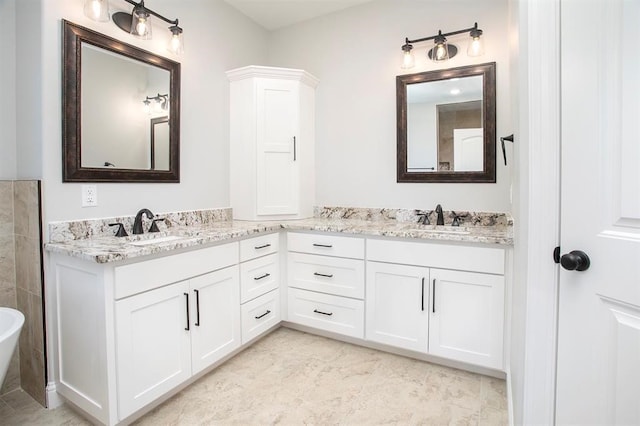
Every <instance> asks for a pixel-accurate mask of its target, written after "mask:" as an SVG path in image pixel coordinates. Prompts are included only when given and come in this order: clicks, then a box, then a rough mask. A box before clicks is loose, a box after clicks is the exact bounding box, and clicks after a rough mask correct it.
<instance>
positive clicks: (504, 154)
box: [500, 133, 513, 166]
mask: <svg viewBox="0 0 640 426" xmlns="http://www.w3.org/2000/svg"><path fill="white" fill-rule="evenodd" d="M504 141H509V142H513V133H512V134H510V135H509V136H504V137H501V138H500V143H501V144H502V157H503V158H504V165H505V166H506V165H507V151H506V150H505V148H504Z"/></svg>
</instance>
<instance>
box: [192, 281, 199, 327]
mask: <svg viewBox="0 0 640 426" xmlns="http://www.w3.org/2000/svg"><path fill="white" fill-rule="evenodd" d="M193 292H194V293H195V294H196V323H195V324H194V325H196V326H198V327H200V291H199V290H193Z"/></svg>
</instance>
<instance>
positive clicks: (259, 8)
mask: <svg viewBox="0 0 640 426" xmlns="http://www.w3.org/2000/svg"><path fill="white" fill-rule="evenodd" d="M225 1H226V2H227V3H229V4H230V5H231V6H233V7H235V8H236V9H238V10H239V11H240V12H242V13H243V14H244V15H246V16H248V17H249V18H251V19H252V20H253V21H255V22H256V23H258V24H259V25H261V26H262V27H264V28H265V29H267V30H269V31H273V30H277V29H279V28H283V27H287V26H289V25H293V24H297V23H298V22H302V21H306V20H308V19H313V18H317V17H318V16H322V15H327V14H329V13H333V12H336V11H338V10H342V9H346V8H348V7H352V6H357V5H360V4H362V3H368V2H370V1H373V0H225Z"/></svg>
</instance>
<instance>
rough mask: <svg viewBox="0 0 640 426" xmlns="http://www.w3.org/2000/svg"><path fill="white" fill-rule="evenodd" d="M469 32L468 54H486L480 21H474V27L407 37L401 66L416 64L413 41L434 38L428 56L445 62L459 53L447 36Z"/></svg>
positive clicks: (403, 47) (435, 60)
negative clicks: (421, 36) (420, 36)
mask: <svg viewBox="0 0 640 426" xmlns="http://www.w3.org/2000/svg"><path fill="white" fill-rule="evenodd" d="M463 33H469V38H470V39H469V45H468V47H467V55H469V56H471V57H475V56H481V55H483V54H484V46H483V43H482V38H481V36H482V30H481V29H479V28H478V23H477V22H476V23H474V25H473V27H471V28H465V29H464V30H458V31H452V32H449V33H444V34H443V33H442V31H440V30H438V34H436V35H433V36H430V37H424V38H419V39H415V40H409V39H408V38H405V44H404V45H403V46H402V52H403V60H402V65H401V68H403V69H409V68H413V67H414V65H415V59H414V57H413V54H412V53H411V50H412V49H413V45H412V43H420V42H423V41H427V40H433V47H432V48H431V49H429V51H428V52H427V56H428V57H429V59H431V60H432V61H434V62H444V61H448V60H449V59H451V58H453V57H454V56H456V55H457V54H458V48H457V47H456V46H454V45H452V44H449V43H448V42H447V37H450V36H455V35H458V34H463Z"/></svg>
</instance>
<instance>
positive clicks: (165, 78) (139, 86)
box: [81, 43, 170, 170]
mask: <svg viewBox="0 0 640 426" xmlns="http://www.w3.org/2000/svg"><path fill="white" fill-rule="evenodd" d="M81 57H82V62H81V63H82V83H81V94H82V98H81V105H82V119H81V126H82V127H81V128H82V131H81V140H82V150H81V165H82V167H96V168H97V167H115V168H118V169H147V170H148V169H158V170H168V169H169V168H168V158H169V144H168V140H169V126H168V125H167V124H165V125H164V126H154V125H150V123H152V122H153V120H154V119H156V118H157V117H159V116H163V117H164V123H167V122H168V120H167V117H166V115H167V113H168V109H169V102H168V101H167V98H168V96H167V97H166V98H164V97H162V96H160V94H167V93H168V92H169V77H170V75H169V71H167V70H165V69H162V68H158V67H156V66H153V65H149V64H145V63H144V62H140V61H138V60H135V59H131V58H127V57H125V56H121V55H116V54H114V53H111V52H109V51H107V50H105V49H101V48H99V47H96V46H92V45H91V44H87V43H82V53H81ZM161 133H163V134H161ZM154 136H155V139H156V140H163V141H165V143H163V144H161V145H158V146H156V147H155V149H153V147H152V139H153V137H154ZM154 156H159V157H161V158H162V159H164V160H163V161H160V162H158V165H161V166H160V167H161V168H159V167H157V166H156V164H155V161H154V160H155V159H154Z"/></svg>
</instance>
